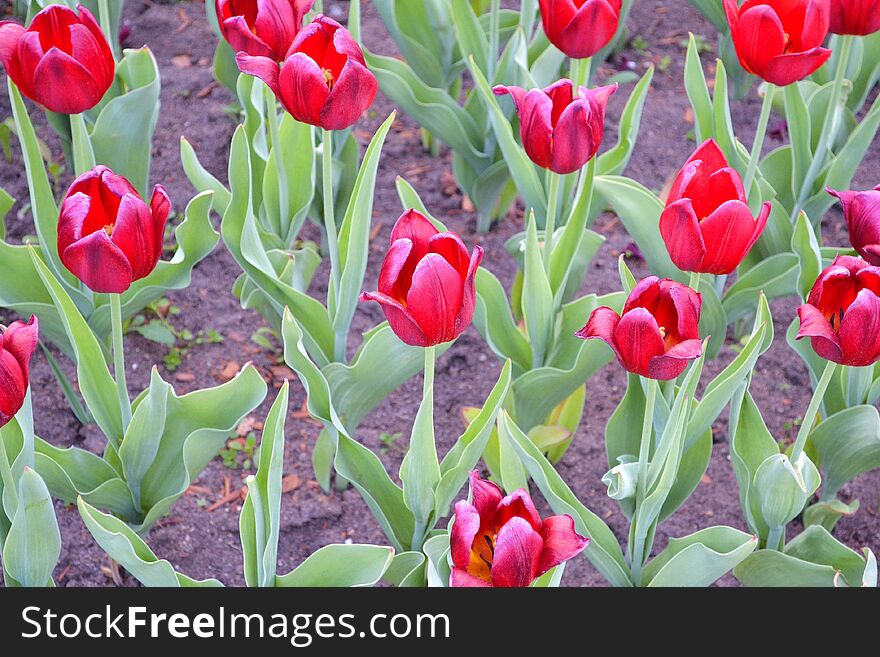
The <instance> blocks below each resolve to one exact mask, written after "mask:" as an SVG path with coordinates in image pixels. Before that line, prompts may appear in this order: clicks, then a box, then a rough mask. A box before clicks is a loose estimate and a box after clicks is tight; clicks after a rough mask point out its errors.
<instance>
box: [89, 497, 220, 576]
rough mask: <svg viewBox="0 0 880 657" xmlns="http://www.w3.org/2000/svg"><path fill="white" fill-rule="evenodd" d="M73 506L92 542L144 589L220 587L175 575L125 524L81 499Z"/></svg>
mask: <svg viewBox="0 0 880 657" xmlns="http://www.w3.org/2000/svg"><path fill="white" fill-rule="evenodd" d="M77 507H78V508H79V513H80V516H82V519H83V522H84V523H85V525H86V528H87V529H88V530H89V532H90V533H91V534H92V537H93V538H94V539H95V542H96V543H97V544H98V545H99V546H100V547H101V549H102V550H104V552H106V553H107V554H108V555H109V556H110V558H111V559H113V560H115V561H117V562H119V564H120V565H121V566H122V567H123V568H125V569H126V570H127V571H128V572H129V573H131V575H132V576H133V577H134V578H135V579H136V580H137V581H139V582H140V583H141V584H143V585H144V586H162V587H173V588H178V587H181V586H204V587H216V586H223V585H222V584H221V583H220V582H219V581H217V580H216V579H208V580H192V579H190V578H189V577H187V576H186V575H183V574H181V573H178V572H177V571H175V570H174V567H173V566H172V565H171V564H170V563H169V562H168V561H166V560H165V559H159V558H158V557H157V556H156V555H155V554H153V551H152V550H151V549H150V548H149V546H148V545H147V544H146V543H145V542H144V541H143V539H142V538H141V537H140V536H138V535H137V534H136V533H135V532H133V531H132V530H131V529H130V528H129V527H128V525H126V524H125V523H124V522H122V521H121V520H119V519H118V518H114V517H113V516H111V515H108V514H106V513H102V512H101V511H98V509H96V508H95V507H93V506H92V505H90V504H89V503H88V502H86V501H85V500H83V499H82V498H79V499H78V500H77Z"/></svg>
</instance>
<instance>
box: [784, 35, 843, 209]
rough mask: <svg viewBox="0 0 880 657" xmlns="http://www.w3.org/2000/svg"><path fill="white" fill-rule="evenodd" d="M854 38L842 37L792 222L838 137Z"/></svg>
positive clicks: (802, 206) (808, 194) (807, 196)
mask: <svg viewBox="0 0 880 657" xmlns="http://www.w3.org/2000/svg"><path fill="white" fill-rule="evenodd" d="M852 43H853V37H852V36H850V35H848V34H845V35H842V36H841V37H840V49H839V51H838V56H837V68H836V71H835V74H834V86H833V87H832V89H831V99H830V100H829V101H828V108H827V110H826V111H825V120H824V121H823V123H822V134H821V135H819V143H818V144H817V145H816V153H815V154H814V155H813V160H812V161H811V162H810V168H809V169H807V175H806V176H805V177H804V180H803V182H802V183H801V191H800V193H799V194H798V197H797V199H796V201H797V202H796V203H795V206H794V210H793V211H792V213H791V220H792V222H794V221H795V220H797V217H798V215H799V214H800V212H801V210H803V208H804V204H805V203H806V202H807V199H808V198H809V196H810V192H811V191H812V189H813V183H815V182H816V176H818V175H819V172H820V171H821V170H822V167H824V166H825V160H826V157H827V156H828V155H829V154H830V153H831V147H832V145H833V144H834V139H835V138H836V137H837V130H838V128H839V124H840V109H841V108H840V106H841V105H843V103H842V102H841V101H842V100H843V98H842V97H841V94H842V91H843V82H844V80H845V79H846V71H847V68H849V55H850V51H851V50H852Z"/></svg>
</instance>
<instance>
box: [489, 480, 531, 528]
mask: <svg viewBox="0 0 880 657" xmlns="http://www.w3.org/2000/svg"><path fill="white" fill-rule="evenodd" d="M511 518H522V519H523V520H525V521H527V522H528V523H529V524H530V525H531V526H532V529H534V530H535V531H536V532H540V531H541V516H540V514H539V513H538V510H537V509H536V508H535V503H534V502H532V496H531V495H529V492H528V491H527V490H525V489H524V488H518V489H517V490H515V491H513V492H512V493H511V494H510V495H507V496H505V497H504V498H503V499H502V500H501V502H499V503H498V509H497V512H496V516H495V524H496V525H497V526H498V527H500V526H502V525H504V524H505V523H507V522H508V521H509V520H510V519H511Z"/></svg>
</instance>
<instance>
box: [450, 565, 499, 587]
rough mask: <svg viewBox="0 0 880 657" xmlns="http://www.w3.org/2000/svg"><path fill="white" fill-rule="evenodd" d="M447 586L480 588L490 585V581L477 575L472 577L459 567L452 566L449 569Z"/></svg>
mask: <svg viewBox="0 0 880 657" xmlns="http://www.w3.org/2000/svg"><path fill="white" fill-rule="evenodd" d="M449 586H451V587H452V588H477V587H480V588H482V587H491V586H492V583H491V582H487V581H486V580H484V579H480V578H479V577H474V576H473V575H471V574H470V573H468V572H467V571H465V570H462V569H461V568H456V567H453V568H452V569H451V571H450V576H449Z"/></svg>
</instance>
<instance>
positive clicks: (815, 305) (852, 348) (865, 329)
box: [797, 256, 880, 367]
mask: <svg viewBox="0 0 880 657" xmlns="http://www.w3.org/2000/svg"><path fill="white" fill-rule="evenodd" d="M798 316H799V317H800V319H801V328H800V330H799V331H798V334H797V339H798V340H800V339H802V338H806V337H809V338H810V342H811V343H812V345H813V350H814V351H815V352H816V353H817V354H818V355H819V356H821V357H822V358H824V359H825V360H830V361H833V362H835V363H838V364H840V365H849V366H851V367H866V366H868V365H872V364H874V363H876V362H877V360H878V359H880V267H874V266H871V265H869V264H868V263H867V262H865V261H864V260H862V259H861V258H854V257H852V256H837V257H836V258H835V259H834V262H833V263H832V264H831V266H830V267H828V269H826V270H825V271H823V272H822V273H821V274H819V278H817V279H816V283H815V285H813V289H812V290H810V295H809V297H807V303H805V304H804V305H802V306H801V307H800V308H798Z"/></svg>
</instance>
